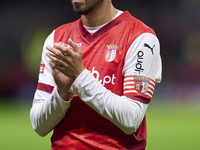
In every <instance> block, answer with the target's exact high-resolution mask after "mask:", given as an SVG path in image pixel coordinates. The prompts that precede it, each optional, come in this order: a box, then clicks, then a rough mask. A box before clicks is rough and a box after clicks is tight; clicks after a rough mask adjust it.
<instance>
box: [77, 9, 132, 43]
mask: <svg viewBox="0 0 200 150" xmlns="http://www.w3.org/2000/svg"><path fill="white" fill-rule="evenodd" d="M128 14H129V12H128V11H125V12H124V13H122V14H121V15H120V16H118V17H117V18H115V19H114V20H112V21H110V22H109V23H107V24H106V25H104V26H103V27H102V28H100V29H99V30H98V31H96V32H95V33H94V34H91V33H89V32H88V31H87V30H86V29H85V27H84V26H83V24H82V20H81V18H80V19H79V28H80V32H81V34H82V35H83V37H84V38H85V39H86V40H87V41H88V42H93V41H95V40H96V39H98V38H99V37H100V36H102V35H103V34H104V33H106V32H107V31H108V30H110V29H111V28H113V27H114V26H116V25H118V24H119V23H120V22H121V21H122V20H123V18H124V17H126V16H127V15H128Z"/></svg>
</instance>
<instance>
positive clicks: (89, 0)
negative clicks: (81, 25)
mask: <svg viewBox="0 0 200 150" xmlns="http://www.w3.org/2000/svg"><path fill="white" fill-rule="evenodd" d="M70 1H71V2H72V0H70ZM102 2H103V0H85V4H84V5H83V4H80V3H72V5H73V10H74V12H75V13H76V14H79V15H87V14H88V13H89V12H91V11H92V10H93V9H94V8H95V7H96V6H98V5H99V4H100V3H102Z"/></svg>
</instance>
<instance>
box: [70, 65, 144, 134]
mask: <svg viewBox="0 0 200 150" xmlns="http://www.w3.org/2000/svg"><path fill="white" fill-rule="evenodd" d="M70 92H72V93H76V94H77V95H78V96H79V97H80V98H81V100H82V101H84V102H85V103H86V104H87V105H88V106H90V107H91V108H93V109H94V110H95V111H96V112H97V113H99V114H100V115H102V116H103V117H105V118H106V119H108V120H109V121H111V122H112V123H113V124H115V125H116V126H117V127H119V128H120V129H121V130H122V131H123V132H124V133H126V134H132V133H134V132H135V131H136V130H137V129H138V127H139V126H140V124H141V122H142V120H143V118H144V115H145V112H146V109H147V107H148V105H147V104H146V105H145V104H143V103H141V102H139V101H134V100H132V99H129V98H127V97H126V96H118V95H116V94H114V93H112V92H111V91H110V90H107V89H106V88H105V87H104V86H103V85H102V84H101V83H100V82H99V81H98V80H96V79H95V77H94V76H93V75H92V74H91V73H90V72H89V71H88V70H87V69H85V70H84V71H83V72H82V73H81V74H80V75H79V76H78V77H77V78H76V80H75V81H74V83H73V84H72V86H71V89H70Z"/></svg>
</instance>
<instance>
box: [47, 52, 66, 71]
mask: <svg viewBox="0 0 200 150" xmlns="http://www.w3.org/2000/svg"><path fill="white" fill-rule="evenodd" d="M46 55H47V57H49V58H50V62H49V63H50V65H51V66H52V67H53V68H54V67H56V66H63V65H64V62H63V61H62V59H60V58H58V57H57V56H55V55H53V54H51V53H49V52H48V53H46Z"/></svg>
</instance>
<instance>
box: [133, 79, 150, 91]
mask: <svg viewBox="0 0 200 150" xmlns="http://www.w3.org/2000/svg"><path fill="white" fill-rule="evenodd" d="M134 81H135V90H136V91H138V92H139V93H146V92H147V91H148V86H149V79H148V78H145V77H134Z"/></svg>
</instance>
